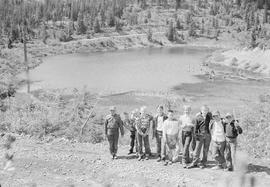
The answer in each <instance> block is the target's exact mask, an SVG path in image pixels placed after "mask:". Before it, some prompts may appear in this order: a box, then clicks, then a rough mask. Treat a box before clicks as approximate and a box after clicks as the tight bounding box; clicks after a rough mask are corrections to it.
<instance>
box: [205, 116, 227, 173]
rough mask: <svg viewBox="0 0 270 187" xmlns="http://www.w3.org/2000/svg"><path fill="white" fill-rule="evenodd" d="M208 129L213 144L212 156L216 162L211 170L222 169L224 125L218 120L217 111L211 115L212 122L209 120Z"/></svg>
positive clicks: (223, 161)
mask: <svg viewBox="0 0 270 187" xmlns="http://www.w3.org/2000/svg"><path fill="white" fill-rule="evenodd" d="M209 128H210V130H211V135H212V142H213V144H212V145H213V156H214V159H215V160H216V166H214V167H213V168H212V169H223V167H224V163H225V158H224V151H225V146H226V143H225V125H224V123H223V121H222V120H221V118H220V113H219V111H215V112H214V113H213V120H211V122H210V125H209Z"/></svg>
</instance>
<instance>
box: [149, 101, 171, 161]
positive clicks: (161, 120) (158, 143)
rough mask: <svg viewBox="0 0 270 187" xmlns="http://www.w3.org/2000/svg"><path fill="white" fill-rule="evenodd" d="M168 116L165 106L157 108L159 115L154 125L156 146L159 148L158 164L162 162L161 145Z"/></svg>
mask: <svg viewBox="0 0 270 187" xmlns="http://www.w3.org/2000/svg"><path fill="white" fill-rule="evenodd" d="M167 118H168V117H167V115H166V114H165V113H164V108H163V106H161V105H160V106H158V108H157V115H156V117H155V118H154V123H153V130H152V132H153V136H152V137H153V138H154V137H155V138H156V146H157V156H158V160H157V162H160V161H161V144H162V128H163V123H164V121H165V120H166V119H167Z"/></svg>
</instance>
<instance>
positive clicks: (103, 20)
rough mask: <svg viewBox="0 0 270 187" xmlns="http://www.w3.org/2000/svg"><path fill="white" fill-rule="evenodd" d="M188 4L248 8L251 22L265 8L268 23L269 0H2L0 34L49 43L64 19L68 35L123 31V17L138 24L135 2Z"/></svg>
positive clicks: (222, 8)
mask: <svg viewBox="0 0 270 187" xmlns="http://www.w3.org/2000/svg"><path fill="white" fill-rule="evenodd" d="M187 4H188V5H189V6H190V7H191V9H192V7H194V6H198V7H202V8H206V9H209V10H210V14H211V15H214V16H215V15H217V14H218V13H220V11H227V12H228V14H229V13H230V9H231V7H232V6H234V7H235V6H239V7H240V8H241V9H242V10H244V11H245V15H243V19H245V21H246V22H247V24H248V25H250V23H249V22H251V21H250V20H253V19H256V15H255V14H254V12H255V11H256V10H257V9H262V8H263V9H265V11H264V16H263V23H267V22H268V16H269V15H268V9H269V7H270V0H57V1H56V0H0V37H1V38H3V37H5V38H8V39H9V42H10V43H12V42H13V41H15V40H18V39H21V38H22V37H21V35H22V32H23V31H25V32H27V36H28V37H36V36H37V35H39V36H42V37H43V41H44V42H46V38H47V36H46V30H47V27H48V25H49V24H48V23H50V22H52V23H56V22H62V23H63V25H64V26H63V27H68V28H67V29H66V30H67V31H66V33H67V36H68V37H70V36H71V35H72V34H73V32H74V31H76V33H77V34H85V33H86V32H87V31H92V32H94V33H98V32H100V31H101V28H102V27H115V28H116V30H121V27H122V25H123V20H125V23H127V24H128V25H136V24H138V20H137V19H138V12H139V11H138V9H136V8H134V6H133V5H136V7H139V8H140V9H142V10H143V9H147V7H149V6H150V5H155V6H163V7H166V8H168V7H175V9H179V8H182V7H183V6H184V5H187ZM254 17H255V18H254ZM127 19H128V20H127ZM74 22H76V27H75V25H74ZM67 25H68V26H67ZM23 28H25V29H23ZM37 29H38V34H37ZM0 44H1V42H0Z"/></svg>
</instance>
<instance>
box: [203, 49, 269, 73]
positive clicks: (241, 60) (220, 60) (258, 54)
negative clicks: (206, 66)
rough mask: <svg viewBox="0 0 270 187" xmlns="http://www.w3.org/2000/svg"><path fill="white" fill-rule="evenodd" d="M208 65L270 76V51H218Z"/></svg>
mask: <svg viewBox="0 0 270 187" xmlns="http://www.w3.org/2000/svg"><path fill="white" fill-rule="evenodd" d="M207 62H208V63H214V64H220V65H226V66H230V67H234V68H238V69H241V70H248V71H251V72H254V73H261V74H264V75H267V76H269V75H270V50H269V49H268V50H261V49H259V48H255V49H247V48H244V49H231V50H226V51H218V52H216V53H214V54H213V55H212V56H211V57H209V58H208V60H207Z"/></svg>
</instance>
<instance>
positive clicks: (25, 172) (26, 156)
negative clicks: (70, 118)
mask: <svg viewBox="0 0 270 187" xmlns="http://www.w3.org/2000/svg"><path fill="white" fill-rule="evenodd" d="M107 146H108V145H107V143H102V144H95V145H93V144H80V143H70V142H68V141H65V140H54V141H52V142H39V141H36V140H33V139H28V138H17V141H16V143H15V145H14V151H15V159H14V161H15V162H14V165H15V168H16V169H15V171H9V172H1V173H0V181H1V185H2V186H31V187H34V186H237V183H238V182H239V180H238V179H239V178H240V176H239V174H238V173H236V172H233V173H229V172H224V171H215V170H212V169H210V168H206V169H203V170H202V169H199V168H196V169H190V170H186V169H183V167H182V165H181V164H180V163H175V164H173V165H169V166H164V165H163V164H162V163H157V162H156V160H155V159H150V160H147V161H146V160H145V161H140V162H139V161H137V159H136V158H135V155H130V156H127V154H126V153H127V150H128V147H127V146H120V147H119V159H117V160H113V161H112V160H111V158H110V155H109V153H108V150H107V149H108V147H107ZM153 149H154V148H153ZM258 162H261V161H259V160H257V161H255V162H251V163H250V166H253V167H250V170H249V173H248V174H247V175H245V177H246V181H249V179H250V178H251V177H252V176H255V177H256V181H255V182H256V184H257V186H260V187H261V186H270V169H269V166H270V164H268V165H266V164H265V163H264V164H261V165H263V166H260V165H259V164H258ZM209 164H210V165H213V161H210V162H209ZM266 166H268V167H266ZM224 181H227V182H226V183H227V184H228V185H225V183H224ZM245 186H248V185H245Z"/></svg>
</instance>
